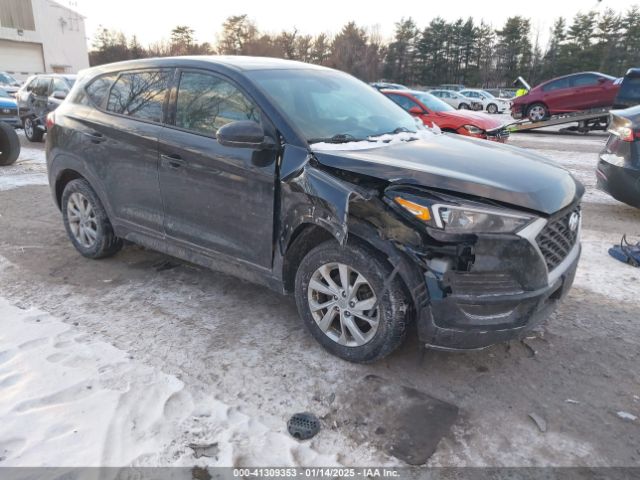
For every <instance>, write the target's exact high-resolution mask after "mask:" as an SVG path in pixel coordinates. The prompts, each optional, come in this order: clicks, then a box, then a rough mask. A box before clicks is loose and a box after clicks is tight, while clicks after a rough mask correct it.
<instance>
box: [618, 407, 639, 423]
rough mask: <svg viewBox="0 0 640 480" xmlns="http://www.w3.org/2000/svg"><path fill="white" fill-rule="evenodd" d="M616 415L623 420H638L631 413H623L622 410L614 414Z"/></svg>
mask: <svg viewBox="0 0 640 480" xmlns="http://www.w3.org/2000/svg"><path fill="white" fill-rule="evenodd" d="M616 415H618V417H620V418H621V419H623V420H631V421H635V420H637V419H638V417H637V416H635V415H634V414H633V413H629V412H623V411H622V410H621V411H619V412H616Z"/></svg>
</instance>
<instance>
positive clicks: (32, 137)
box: [22, 117, 44, 142]
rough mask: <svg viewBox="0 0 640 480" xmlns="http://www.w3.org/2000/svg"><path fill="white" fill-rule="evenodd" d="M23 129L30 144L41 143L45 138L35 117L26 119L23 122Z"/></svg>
mask: <svg viewBox="0 0 640 480" xmlns="http://www.w3.org/2000/svg"><path fill="white" fill-rule="evenodd" d="M22 127H23V128H24V136H25V137H27V140H29V141H30V142H41V141H42V137H44V132H43V131H42V130H41V129H40V128H38V125H37V123H36V121H35V120H34V119H33V117H26V118H25V119H24V120H23V121H22Z"/></svg>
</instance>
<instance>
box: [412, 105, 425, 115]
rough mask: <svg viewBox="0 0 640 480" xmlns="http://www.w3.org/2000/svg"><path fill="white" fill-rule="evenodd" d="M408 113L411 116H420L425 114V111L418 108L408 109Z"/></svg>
mask: <svg viewBox="0 0 640 480" xmlns="http://www.w3.org/2000/svg"><path fill="white" fill-rule="evenodd" d="M409 113H410V114H411V115H422V114H423V113H425V111H424V110H423V109H421V108H420V107H411V108H410V109H409Z"/></svg>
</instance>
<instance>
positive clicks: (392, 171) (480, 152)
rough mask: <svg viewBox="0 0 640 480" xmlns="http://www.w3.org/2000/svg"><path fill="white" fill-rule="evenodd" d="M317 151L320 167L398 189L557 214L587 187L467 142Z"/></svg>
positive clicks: (447, 138) (500, 148)
mask: <svg viewBox="0 0 640 480" xmlns="http://www.w3.org/2000/svg"><path fill="white" fill-rule="evenodd" d="M348 149H349V144H344V149H343V150H330V151H316V152H315V153H314V154H315V156H316V158H317V159H318V161H319V162H320V163H321V164H323V165H325V166H328V167H333V168H339V169H342V170H347V171H350V172H354V173H359V174H363V175H368V176H370V177H375V178H379V179H382V180H387V181H389V182H391V183H394V184H410V185H418V186H423V187H428V188H435V189H439V190H445V191H448V192H452V193H456V192H457V193H462V194H466V195H474V196H477V197H484V198H487V199H491V200H495V201H498V202H502V203H507V204H510V205H513V206H517V207H522V208H525V209H529V210H535V211H538V212H541V213H545V214H553V213H555V212H557V211H558V210H561V209H562V208H564V207H566V206H567V205H569V204H571V203H572V202H573V201H574V200H575V199H577V198H579V197H581V196H582V194H583V193H584V187H583V186H582V184H580V183H579V182H577V181H576V180H574V178H573V177H572V176H571V174H569V172H567V171H566V170H564V169H563V168H560V167H557V166H555V165H553V164H551V163H549V162H548V161H546V160H545V159H544V158H543V157H540V156H538V155H535V154H533V153H530V152H528V151H526V150H523V149H520V148H517V147H511V146H508V145H500V144H496V143H495V142H489V141H486V140H476V139H472V138H468V137H463V136H458V135H456V136H453V135H432V136H430V137H429V138H428V139H421V140H414V141H411V142H402V143H395V144H390V145H386V146H381V147H377V148H368V149H359V150H348Z"/></svg>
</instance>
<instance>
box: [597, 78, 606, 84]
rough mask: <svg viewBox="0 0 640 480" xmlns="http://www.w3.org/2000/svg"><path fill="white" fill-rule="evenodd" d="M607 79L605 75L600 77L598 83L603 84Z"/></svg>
mask: <svg viewBox="0 0 640 480" xmlns="http://www.w3.org/2000/svg"><path fill="white" fill-rule="evenodd" d="M606 81H607V79H606V78H603V77H600V78H598V83H599V84H600V85H602V84H603V83H605V82H606Z"/></svg>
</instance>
